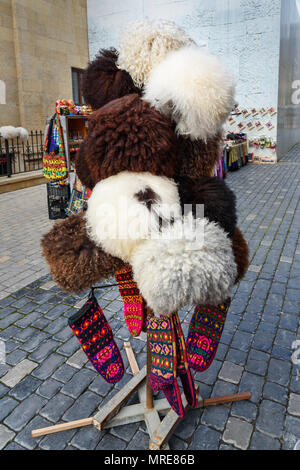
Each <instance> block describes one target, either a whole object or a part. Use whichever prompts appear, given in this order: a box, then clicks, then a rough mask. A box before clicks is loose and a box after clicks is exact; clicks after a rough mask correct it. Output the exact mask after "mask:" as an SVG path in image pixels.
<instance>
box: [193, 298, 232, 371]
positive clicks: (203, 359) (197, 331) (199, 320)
mask: <svg viewBox="0 0 300 470" xmlns="http://www.w3.org/2000/svg"><path fill="white" fill-rule="evenodd" d="M230 303H231V299H230V298H229V299H227V300H226V302H224V303H223V304H220V305H217V306H212V305H198V306H197V307H196V308H195V311H194V314H193V316H192V319H191V323H190V327H189V334H188V339H187V352H188V362H189V365H190V367H191V368H192V369H194V370H196V371H197V372H204V371H205V370H206V369H208V368H209V366H210V365H211V363H212V361H213V359H214V357H215V355H216V352H217V349H218V346H219V342H220V339H221V336H222V332H223V328H224V323H225V320H226V316H227V312H228V309H229V307H230Z"/></svg>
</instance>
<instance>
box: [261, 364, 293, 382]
mask: <svg viewBox="0 0 300 470" xmlns="http://www.w3.org/2000/svg"><path fill="white" fill-rule="evenodd" d="M290 369H291V365H290V364H288V363H287V362H286V361H280V360H279V359H271V360H270V364H269V370H268V375H267V378H268V380H270V381H271V382H275V383H278V384H280V385H284V386H287V385H288V382H289V379H290Z"/></svg>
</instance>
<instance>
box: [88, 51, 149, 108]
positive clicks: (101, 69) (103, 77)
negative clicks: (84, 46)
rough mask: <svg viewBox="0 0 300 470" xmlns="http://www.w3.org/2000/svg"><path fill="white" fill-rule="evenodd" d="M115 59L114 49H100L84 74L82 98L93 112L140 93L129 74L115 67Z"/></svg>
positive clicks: (116, 55) (115, 52)
mask: <svg viewBox="0 0 300 470" xmlns="http://www.w3.org/2000/svg"><path fill="white" fill-rule="evenodd" d="M117 58H118V54H117V51H116V49H113V48H112V49H101V50H100V51H99V53H98V55H97V57H96V58H95V59H94V60H93V61H92V62H90V64H89V65H88V67H87V69H86V71H85V73H84V76H83V84H82V92H83V96H84V99H85V102H86V103H87V104H89V105H90V106H91V107H92V108H93V109H94V110H96V109H98V108H101V106H104V105H105V104H107V103H109V101H112V100H115V99H117V98H121V97H122V96H125V95H129V94H131V93H140V89H139V88H137V87H136V86H135V85H134V83H133V80H132V78H131V76H130V75H129V73H128V72H126V71H125V70H120V69H119V68H118V67H117V64H116V62H117Z"/></svg>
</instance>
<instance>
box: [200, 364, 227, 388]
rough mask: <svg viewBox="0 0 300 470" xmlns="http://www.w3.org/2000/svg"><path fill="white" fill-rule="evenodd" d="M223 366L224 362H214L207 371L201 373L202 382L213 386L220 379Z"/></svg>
mask: <svg viewBox="0 0 300 470" xmlns="http://www.w3.org/2000/svg"><path fill="white" fill-rule="evenodd" d="M221 366H222V362H220V361H217V360H214V361H213V362H212V364H211V366H210V367H209V368H208V369H207V370H206V371H204V372H201V382H204V383H206V384H208V385H211V384H213V383H214V382H215V380H216V378H217V377H218V373H219V370H220V368H221Z"/></svg>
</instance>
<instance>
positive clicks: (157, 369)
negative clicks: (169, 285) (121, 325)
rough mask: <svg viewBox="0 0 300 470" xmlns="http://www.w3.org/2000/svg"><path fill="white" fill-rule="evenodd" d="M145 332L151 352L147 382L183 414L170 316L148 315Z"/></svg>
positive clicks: (178, 412)
mask: <svg viewBox="0 0 300 470" xmlns="http://www.w3.org/2000/svg"><path fill="white" fill-rule="evenodd" d="M147 334H148V341H149V347H150V352H151V360H152V369H151V373H150V374H149V377H148V384H149V386H150V387H151V388H152V390H154V391H158V390H163V392H164V394H165V396H166V398H167V400H168V402H169V403H170V405H171V407H172V408H173V410H174V411H175V412H176V413H177V414H178V415H179V416H180V417H183V416H184V408H183V405H182V401H181V395H180V389H179V386H178V383H177V373H176V345H175V334H174V325H173V323H172V321H171V318H167V317H164V318H157V317H150V318H149V319H148V320H147Z"/></svg>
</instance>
